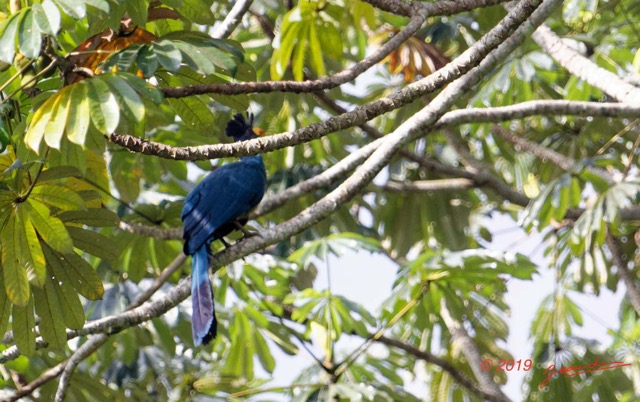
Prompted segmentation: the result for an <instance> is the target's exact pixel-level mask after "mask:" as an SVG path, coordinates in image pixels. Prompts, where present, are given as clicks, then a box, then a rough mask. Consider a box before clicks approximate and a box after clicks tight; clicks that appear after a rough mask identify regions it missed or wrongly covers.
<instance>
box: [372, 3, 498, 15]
mask: <svg viewBox="0 0 640 402" xmlns="http://www.w3.org/2000/svg"><path fill="white" fill-rule="evenodd" d="M365 1H366V2H367V3H369V4H371V5H372V6H374V7H376V8H379V9H380V10H382V11H386V12H389V13H392V14H397V15H403V16H405V17H408V16H410V15H412V12H415V10H425V11H426V12H427V14H428V15H429V16H430V17H432V16H445V15H454V14H458V13H461V12H465V11H471V10H474V9H476V8H484V7H489V6H494V5H496V4H500V3H506V2H507V1H510V0H440V1H435V2H432V3H423V2H419V1H413V2H404V1H401V0H365Z"/></svg>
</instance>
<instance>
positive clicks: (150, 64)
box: [136, 45, 180, 77]
mask: <svg viewBox="0 0 640 402" xmlns="http://www.w3.org/2000/svg"><path fill="white" fill-rule="evenodd" d="M152 46H153V45H152ZM152 46H151V47H150V46H143V47H142V49H140V52H138V58H137V59H136V64H137V65H138V68H139V69H140V70H141V71H142V74H144V76H145V77H151V76H152V75H153V73H155V72H156V70H157V69H158V57H157V56H156V54H155V53H154V52H153V50H152ZM179 65H180V63H178V66H179ZM176 69H177V67H176ZM174 71H175V70H174Z"/></svg>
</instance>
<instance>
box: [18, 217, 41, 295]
mask: <svg viewBox="0 0 640 402" xmlns="http://www.w3.org/2000/svg"><path fill="white" fill-rule="evenodd" d="M20 211H21V213H20V215H21V216H20V218H21V219H20V220H21V221H22V225H23V227H24V241H23V247H24V250H23V252H24V253H25V262H26V267H27V274H31V275H30V276H31V278H32V282H33V284H35V285H36V286H40V287H41V286H44V283H45V280H46V277H47V267H46V261H45V259H44V254H43V253H42V247H41V246H40V240H38V235H37V234H36V230H35V228H34V226H33V224H32V223H31V222H29V221H28V220H27V219H25V217H24V216H23V215H24V213H22V208H21V209H20ZM27 251H28V253H27Z"/></svg>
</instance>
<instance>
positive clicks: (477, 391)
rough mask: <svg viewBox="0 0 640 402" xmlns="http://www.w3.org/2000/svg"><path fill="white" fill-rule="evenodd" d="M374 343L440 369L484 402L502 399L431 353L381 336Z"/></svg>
mask: <svg viewBox="0 0 640 402" xmlns="http://www.w3.org/2000/svg"><path fill="white" fill-rule="evenodd" d="M375 341H376V342H379V343H382V344H384V345H387V346H391V347H394V348H397V349H401V350H404V351H405V352H407V353H408V354H409V355H411V356H413V357H415V358H417V359H420V360H424V361H425V362H427V363H431V364H433V365H435V366H438V367H440V368H441V369H442V370H443V371H445V372H446V373H447V374H449V375H450V376H451V378H453V380H454V381H455V382H457V383H458V384H460V385H461V386H463V387H464V388H466V389H467V391H469V393H471V394H473V395H476V396H477V397H479V398H482V399H484V400H487V401H492V402H500V401H502V400H503V399H500V398H498V397H496V396H495V395H493V394H491V393H488V392H485V391H484V390H483V389H482V388H481V387H479V386H478V384H476V383H475V382H473V381H472V380H470V379H469V378H468V377H467V376H465V375H464V374H463V373H462V372H461V371H460V370H458V369H457V368H456V367H454V366H453V365H452V364H451V363H449V362H448V361H447V360H445V359H443V358H441V357H438V356H436V355H434V354H432V353H429V352H427V351H424V350H420V349H418V348H416V347H415V346H413V345H411V344H408V343H406V342H402V341H401V340H398V339H394V338H389V337H386V336H381V337H380V338H378V339H376V340H375Z"/></svg>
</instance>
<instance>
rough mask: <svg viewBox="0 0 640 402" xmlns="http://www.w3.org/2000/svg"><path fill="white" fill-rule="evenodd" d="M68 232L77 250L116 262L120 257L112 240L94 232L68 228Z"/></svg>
mask: <svg viewBox="0 0 640 402" xmlns="http://www.w3.org/2000/svg"><path fill="white" fill-rule="evenodd" d="M67 230H68V231H69V234H70V235H71V238H72V239H73V244H74V246H75V247H76V248H79V249H80V250H82V251H85V252H87V253H89V254H91V255H95V256H96V257H99V258H101V259H103V260H107V261H115V260H117V259H118V256H119V255H120V251H119V250H118V248H117V247H116V244H115V243H114V242H113V240H111V239H110V238H108V237H106V236H103V235H101V234H100V233H97V232H94V231H92V230H85V229H81V228H77V227H73V226H68V227H67Z"/></svg>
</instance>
